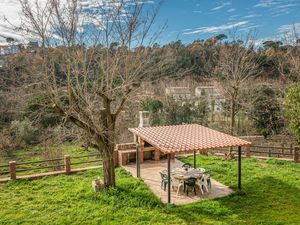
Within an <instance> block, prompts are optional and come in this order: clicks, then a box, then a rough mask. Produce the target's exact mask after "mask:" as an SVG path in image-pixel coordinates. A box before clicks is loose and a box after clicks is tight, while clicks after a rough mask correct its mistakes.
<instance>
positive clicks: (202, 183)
mask: <svg viewBox="0 0 300 225" xmlns="http://www.w3.org/2000/svg"><path fill="white" fill-rule="evenodd" d="M198 185H199V187H200V191H201V193H202V194H204V191H205V190H204V189H206V191H207V192H208V187H207V176H205V175H203V176H202V177H201V178H200V179H198Z"/></svg>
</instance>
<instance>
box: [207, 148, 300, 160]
mask: <svg viewBox="0 0 300 225" xmlns="http://www.w3.org/2000/svg"><path fill="white" fill-rule="evenodd" d="M236 151H237V150H236V149H233V152H236ZM212 152H213V153H214V154H216V153H221V154H223V153H225V152H228V149H224V148H223V149H222V148H220V149H214V150H212ZM242 154H243V156H244V157H246V158H251V157H256V158H278V159H285V160H291V161H294V162H299V147H284V146H282V147H275V146H249V147H243V148H242Z"/></svg>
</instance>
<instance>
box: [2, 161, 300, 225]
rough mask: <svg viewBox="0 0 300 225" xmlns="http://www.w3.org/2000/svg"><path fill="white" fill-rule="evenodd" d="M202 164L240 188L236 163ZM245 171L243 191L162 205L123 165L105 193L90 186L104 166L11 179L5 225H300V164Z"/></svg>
mask: <svg viewBox="0 0 300 225" xmlns="http://www.w3.org/2000/svg"><path fill="white" fill-rule="evenodd" d="M183 160H184V161H189V162H192V158H186V159H183ZM197 161H198V165H200V159H199V158H198V160H197ZM201 166H202V167H204V168H211V169H212V170H213V177H214V178H215V179H216V180H218V181H220V182H222V183H224V184H226V185H229V186H231V187H232V188H233V189H236V184H237V162H236V161H222V160H221V158H219V157H213V156H209V157H206V156H202V157H201ZM242 172H243V175H242V185H243V191H242V192H240V193H235V194H233V195H231V196H228V197H225V198H220V199H215V200H206V201H201V202H197V203H193V204H189V205H184V206H173V205H172V206H167V205H164V204H162V203H161V202H160V201H159V199H157V198H156V197H155V196H154V195H153V194H152V193H151V192H150V191H149V189H148V188H147V186H146V185H145V184H144V183H143V182H142V181H140V180H138V179H135V178H133V177H131V176H130V175H129V174H128V173H127V172H125V171H124V170H123V169H121V168H119V169H117V177H118V178H117V188H115V189H110V190H106V191H104V192H103V193H94V192H93V191H92V188H91V180H93V179H94V178H96V177H97V176H98V175H99V174H101V171H100V170H91V171H87V172H83V173H78V174H75V175H71V176H66V175H60V176H57V177H46V178H44V179H41V180H37V181H26V180H23V181H12V182H9V183H7V184H5V185H0V224H122V225H123V224H300V176H299V174H300V164H294V163H291V162H284V161H276V160H268V161H262V160H256V159H243V161H242Z"/></svg>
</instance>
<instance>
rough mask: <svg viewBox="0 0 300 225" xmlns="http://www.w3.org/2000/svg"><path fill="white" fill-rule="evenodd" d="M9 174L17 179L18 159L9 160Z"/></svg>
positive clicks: (11, 177)
mask: <svg viewBox="0 0 300 225" xmlns="http://www.w3.org/2000/svg"><path fill="white" fill-rule="evenodd" d="M9 174H10V179H11V180H16V179H17V163H16V161H10V162H9Z"/></svg>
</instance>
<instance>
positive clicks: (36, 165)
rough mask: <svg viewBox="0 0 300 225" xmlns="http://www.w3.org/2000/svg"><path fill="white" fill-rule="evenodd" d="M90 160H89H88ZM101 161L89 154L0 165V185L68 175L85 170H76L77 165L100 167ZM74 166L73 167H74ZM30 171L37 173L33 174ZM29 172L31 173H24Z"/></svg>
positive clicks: (95, 155)
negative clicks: (15, 181) (19, 179)
mask: <svg viewBox="0 0 300 225" xmlns="http://www.w3.org/2000/svg"><path fill="white" fill-rule="evenodd" d="M89 158H90V159H89ZM101 162H102V159H101V158H100V155H99V153H90V154H87V155H82V156H69V155H65V156H64V157H62V158H54V159H47V160H39V161H28V162H16V161H10V162H9V163H7V164H3V165H0V176H5V177H4V178H0V183H1V181H2V182H6V181H7V180H9V179H10V180H16V179H18V178H20V177H22V178H27V177H28V178H34V177H42V176H48V175H56V174H70V173H72V172H74V171H78V170H80V169H85V168H78V167H77V168H76V166H77V165H85V164H89V165H91V164H93V163H97V165H98V166H101V165H102V163H101ZM74 166H75V167H74ZM32 171H38V172H37V173H33V174H32ZM26 172H31V173H26Z"/></svg>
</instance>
